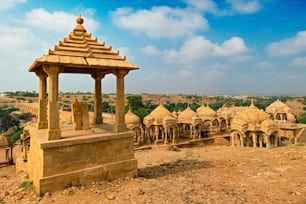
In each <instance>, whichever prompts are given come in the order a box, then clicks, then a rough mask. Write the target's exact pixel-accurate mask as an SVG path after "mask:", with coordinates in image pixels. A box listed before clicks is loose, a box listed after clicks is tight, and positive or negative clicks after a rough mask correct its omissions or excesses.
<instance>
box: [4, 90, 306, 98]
mask: <svg viewBox="0 0 306 204" xmlns="http://www.w3.org/2000/svg"><path fill="white" fill-rule="evenodd" d="M6 92H15V93H16V92H31V93H33V92H34V93H37V94H38V91H37V90H30V91H29V90H16V91H3V92H0V94H5V93H6ZM61 93H64V94H69V93H71V94H87V93H90V94H94V92H91V91H84V92H81V91H59V94H61ZM102 94H106V95H107V94H112V95H115V94H116V93H115V92H102ZM125 95H168V96H171V95H186V96H188V95H196V96H201V97H203V96H212V97H214V96H232V97H235V96H247V97H252V96H255V97H265V96H268V97H277V96H280V97H305V96H306V94H280V95H275V94H246V93H241V94H240V93H237V94H196V93H127V92H126V93H125Z"/></svg>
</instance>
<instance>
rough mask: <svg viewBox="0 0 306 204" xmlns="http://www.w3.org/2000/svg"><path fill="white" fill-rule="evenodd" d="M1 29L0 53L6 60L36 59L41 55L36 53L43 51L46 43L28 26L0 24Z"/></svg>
mask: <svg viewBox="0 0 306 204" xmlns="http://www.w3.org/2000/svg"><path fill="white" fill-rule="evenodd" d="M0 30H1V32H0V55H1V56H2V57H3V59H5V60H10V59H11V60H12V61H13V62H15V60H16V59H18V61H19V60H20V61H22V60H23V59H27V58H28V57H33V59H34V58H35V57H39V56H34V54H37V53H40V52H42V50H43V48H44V46H45V44H46V43H45V42H43V41H41V40H40V39H39V38H37V37H36V36H34V34H33V33H32V32H31V31H30V30H29V29H27V28H22V27H10V26H5V25H0ZM4 56H5V57H4Z"/></svg>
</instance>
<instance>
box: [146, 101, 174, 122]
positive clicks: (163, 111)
mask: <svg viewBox="0 0 306 204" xmlns="http://www.w3.org/2000/svg"><path fill="white" fill-rule="evenodd" d="M150 115H151V116H152V117H153V118H154V120H155V122H158V123H161V122H162V120H163V118H164V117H166V116H169V115H171V113H170V111H169V110H168V109H167V108H165V107H164V106H163V105H162V104H159V106H157V107H156V108H155V109H154V110H153V111H152V112H151V113H150Z"/></svg>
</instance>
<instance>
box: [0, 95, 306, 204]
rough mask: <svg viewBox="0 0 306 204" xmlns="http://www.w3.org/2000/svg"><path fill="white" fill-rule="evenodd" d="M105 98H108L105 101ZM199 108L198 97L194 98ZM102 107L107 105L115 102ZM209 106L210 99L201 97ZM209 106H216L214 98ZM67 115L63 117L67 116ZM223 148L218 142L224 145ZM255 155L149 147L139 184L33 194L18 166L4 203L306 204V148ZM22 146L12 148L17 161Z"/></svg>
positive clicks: (0, 179)
mask: <svg viewBox="0 0 306 204" xmlns="http://www.w3.org/2000/svg"><path fill="white" fill-rule="evenodd" d="M141 96H142V100H143V101H144V102H146V101H151V102H152V103H153V104H158V103H159V102H160V101H163V102H166V103H168V104H169V103H185V102H189V101H191V100H192V99H189V98H190V97H189V98H188V97H187V96H183V95H175V96H171V97H169V96H166V95H151V96H149V95H147V94H142V95H141ZM104 97H105V96H104ZM20 98H21V97H19V99H18V97H11V98H8V97H1V98H0V99H1V100H0V102H1V106H2V107H3V105H8V106H9V107H11V106H13V104H14V103H15V102H18V101H20V100H21V101H20V102H30V103H33V102H34V103H35V102H36V98H35V97H23V98H24V100H23V99H20ZM74 98H77V99H78V100H80V101H88V102H90V101H91V100H92V96H91V95H84V94H80V95H62V96H61V102H62V103H68V102H69V103H70V102H71V100H73V99H74ZM192 98H193V100H195V99H197V101H196V102H197V103H201V97H198V98H196V97H192ZM103 100H104V101H108V102H109V103H110V104H111V103H112V101H113V100H114V96H113V95H109V96H106V97H105V98H104V99H103ZM206 100H208V98H206ZM210 102H211V103H217V102H218V101H215V99H213V100H212V101H210ZM304 103H305V101H304V98H294V99H290V100H287V102H286V104H287V105H288V106H289V107H290V108H291V109H292V110H293V112H294V113H296V115H299V114H302V113H304V111H305V105H304ZM67 113H68V112H67ZM221 144H222V142H221ZM304 145H305V144H303V143H298V144H295V145H289V146H283V147H276V148H275V147H273V148H252V147H237V146H236V147H231V146H222V145H217V144H212V145H207V146H205V145H203V144H202V146H199V144H198V145H197V146H194V147H192V148H186V147H185V148H183V147H177V146H163V145H159V146H154V145H153V146H151V147H152V148H151V149H146V148H144V149H142V150H141V149H136V150H135V157H136V158H137V160H138V177H136V178H121V179H117V180H108V181H100V182H93V183H92V184H90V185H76V186H69V187H67V188H66V189H64V190H61V191H56V192H47V193H45V194H44V195H35V193H34V190H33V184H32V183H31V181H29V180H27V179H28V175H27V173H26V172H16V169H15V165H11V166H8V167H1V168H0V188H1V190H0V204H2V203H67V202H69V203H116V204H117V203H125V204H126V203H148V204H149V203H152V204H155V203H157V204H159V203H177V204H179V203H186V204H187V203H197V204H200V203H269V204H270V203H280V204H282V203H298V204H302V203H306V180H305V178H306V171H305V168H306V156H305V155H306V146H304ZM19 151H20V146H18V145H16V146H15V147H14V155H16V154H17V153H18V152H19Z"/></svg>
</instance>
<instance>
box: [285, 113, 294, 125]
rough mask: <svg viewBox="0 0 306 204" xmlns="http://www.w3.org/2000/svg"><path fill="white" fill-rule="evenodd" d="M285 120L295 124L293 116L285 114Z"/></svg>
mask: <svg viewBox="0 0 306 204" xmlns="http://www.w3.org/2000/svg"><path fill="white" fill-rule="evenodd" d="M287 120H288V122H290V123H296V118H295V116H294V115H293V114H292V113H288V114H287Z"/></svg>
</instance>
